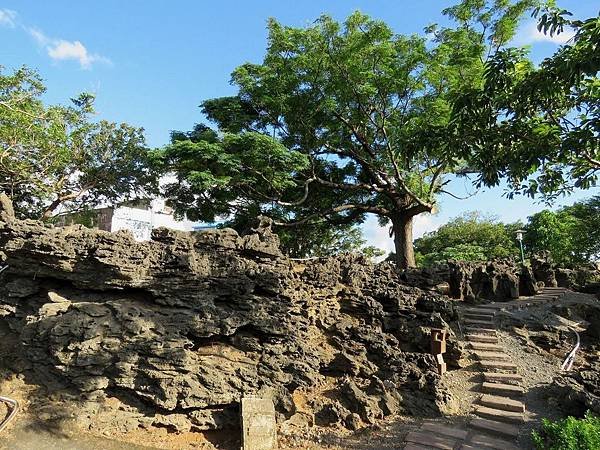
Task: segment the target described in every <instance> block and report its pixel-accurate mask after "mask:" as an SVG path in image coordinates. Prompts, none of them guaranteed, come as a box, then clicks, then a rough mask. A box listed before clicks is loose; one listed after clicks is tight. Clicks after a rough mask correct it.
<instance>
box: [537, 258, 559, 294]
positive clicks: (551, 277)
mask: <svg viewBox="0 0 600 450" xmlns="http://www.w3.org/2000/svg"><path fill="white" fill-rule="evenodd" d="M531 268H532V270H533V275H534V276H535V279H536V280H537V281H541V282H543V283H544V286H546V287H557V286H558V282H557V281H556V276H555V274H554V270H553V268H552V261H551V260H550V258H549V257H548V256H538V257H534V258H531Z"/></svg>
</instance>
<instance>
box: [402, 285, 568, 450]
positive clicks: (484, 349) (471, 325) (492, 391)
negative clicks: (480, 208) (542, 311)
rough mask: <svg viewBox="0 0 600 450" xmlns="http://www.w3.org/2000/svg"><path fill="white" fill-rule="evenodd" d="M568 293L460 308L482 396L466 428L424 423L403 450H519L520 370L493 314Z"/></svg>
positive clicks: (521, 419) (521, 414)
mask: <svg viewBox="0 0 600 450" xmlns="http://www.w3.org/2000/svg"><path fill="white" fill-rule="evenodd" d="M566 291H567V290H566V289H564V288H544V289H543V290H542V292H541V293H540V294H538V295H535V296H533V297H521V298H518V299H516V300H511V301H509V302H493V303H489V304H485V305H479V306H477V307H468V308H465V309H463V311H462V314H461V320H460V323H461V324H462V326H463V327H464V328H463V329H464V331H465V339H466V341H467V342H468V345H469V350H470V352H471V353H472V354H473V356H474V357H475V358H476V359H477V362H478V365H479V368H480V371H481V374H482V380H483V381H482V382H481V383H480V385H479V387H480V391H481V393H482V394H481V396H480V397H479V399H478V400H477V402H476V403H475V404H474V405H473V415H474V416H475V417H473V418H471V419H470V420H469V422H468V424H467V425H465V426H454V425H444V424H440V423H439V422H433V421H426V422H425V423H424V424H423V425H421V427H420V428H419V429H418V430H417V431H413V432H411V433H409V434H408V435H407V436H406V439H405V440H406V444H405V446H404V448H405V449H406V450H417V449H418V450H423V449H447V450H461V449H464V450H470V449H497V450H511V449H517V448H518V447H517V446H516V444H515V442H516V440H517V437H518V435H519V427H520V425H521V424H522V423H523V422H524V421H525V412H526V405H525V403H524V402H523V398H524V396H525V389H524V388H523V387H522V386H521V383H522V382H523V378H522V377H521V375H519V373H518V367H517V365H516V364H514V363H513V362H512V361H511V358H510V356H508V355H507V354H506V353H505V352H504V349H503V348H502V346H501V345H500V344H499V342H498V335H497V332H496V325H495V320H494V318H495V315H496V313H497V312H498V311H501V310H514V309H522V308H526V307H529V306H534V305H540V304H544V303H549V302H554V301H557V300H558V299H560V298H561V297H562V296H563V295H564V294H565V292H566Z"/></svg>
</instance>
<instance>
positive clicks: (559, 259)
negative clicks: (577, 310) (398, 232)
mask: <svg viewBox="0 0 600 450" xmlns="http://www.w3.org/2000/svg"><path fill="white" fill-rule="evenodd" d="M519 229H523V230H524V239H523V244H524V247H525V256H526V257H530V256H533V255H535V254H542V253H547V254H549V255H550V256H551V258H552V260H553V261H554V262H556V263H558V264H560V265H563V266H573V265H578V264H585V263H589V262H594V261H598V260H600V195H598V196H595V197H592V198H590V199H588V200H585V201H581V202H576V203H574V204H572V205H570V206H564V207H562V208H560V209H558V210H556V211H551V210H548V209H546V210H543V211H540V212H539V213H536V214H533V215H532V216H530V217H528V219H527V223H526V224H523V223H520V222H515V223H509V224H505V223H502V222H499V221H497V220H495V219H493V218H488V217H484V216H481V214H479V213H477V212H473V213H468V214H465V215H463V216H459V217H457V218H455V219H452V220H451V221H450V222H448V223H447V224H445V225H442V226H441V227H440V228H439V229H437V230H436V231H433V232H430V233H427V234H425V235H424V236H423V237H421V238H419V239H416V240H415V251H416V255H417V261H418V263H419V265H423V266H428V265H431V264H435V263H442V262H445V261H448V260H451V259H453V260H458V261H485V260H489V259H492V258H514V259H518V258H519V247H518V241H517V240H516V231H517V230H519Z"/></svg>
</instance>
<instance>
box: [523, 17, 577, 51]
mask: <svg viewBox="0 0 600 450" xmlns="http://www.w3.org/2000/svg"><path fill="white" fill-rule="evenodd" d="M573 36H575V31H573V29H571V28H565V29H564V30H563V32H562V33H560V34H554V35H553V36H550V34H549V33H548V34H545V33H544V32H542V31H539V30H538V29H537V22H528V23H527V24H525V26H524V27H523V28H522V29H521V30H520V31H519V33H517V36H516V38H515V43H516V44H518V45H526V44H533V43H534V42H552V43H553V44H556V45H562V44H566V43H567V42H569V41H570V40H571V39H572V38H573Z"/></svg>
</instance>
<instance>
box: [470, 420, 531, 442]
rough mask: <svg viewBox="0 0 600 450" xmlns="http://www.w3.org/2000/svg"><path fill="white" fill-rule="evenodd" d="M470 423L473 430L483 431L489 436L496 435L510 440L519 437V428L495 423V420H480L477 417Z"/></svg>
mask: <svg viewBox="0 0 600 450" xmlns="http://www.w3.org/2000/svg"><path fill="white" fill-rule="evenodd" d="M470 423H471V426H472V427H473V428H477V429H478V430H481V431H485V432H487V433H490V434H497V435H501V436H507V437H510V438H516V437H517V436H518V435H519V427H517V426H515V425H511V424H508V423H504V422H497V421H495V420H489V419H481V418H479V417H477V418H475V419H473V420H471V422H470Z"/></svg>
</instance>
